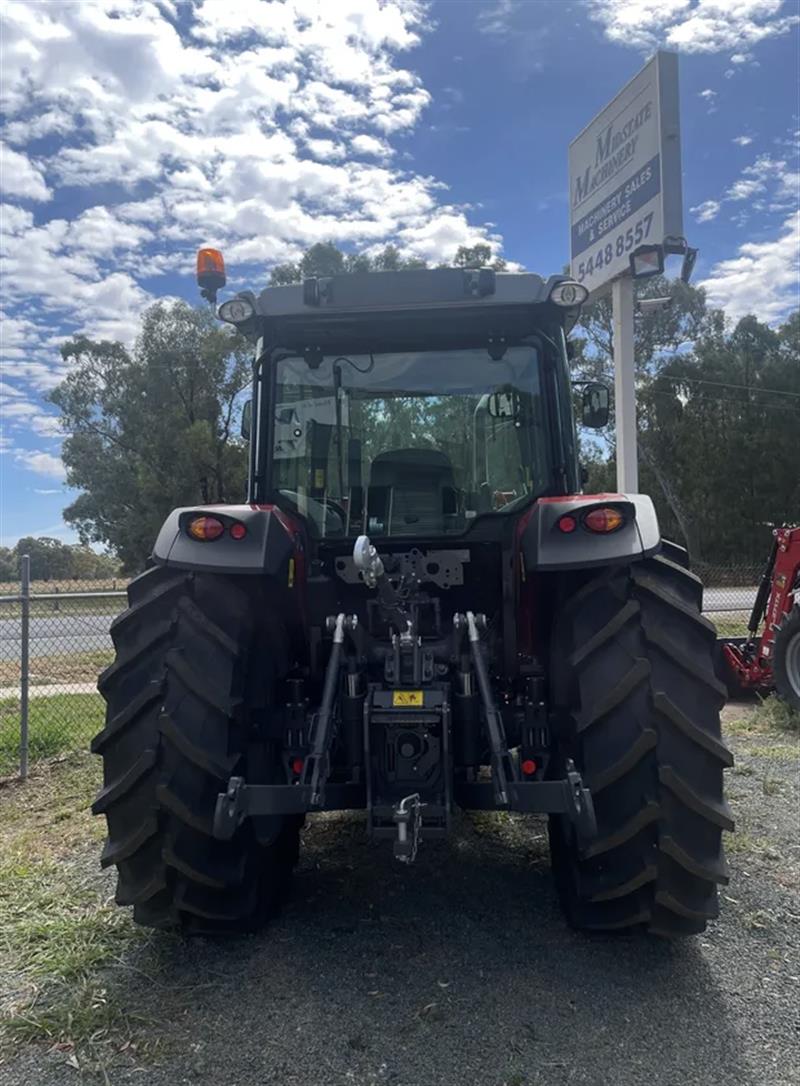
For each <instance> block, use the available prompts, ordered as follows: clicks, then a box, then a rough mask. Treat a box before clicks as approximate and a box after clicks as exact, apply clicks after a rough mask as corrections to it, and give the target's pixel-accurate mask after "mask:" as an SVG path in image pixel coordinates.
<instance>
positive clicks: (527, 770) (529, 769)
mask: <svg viewBox="0 0 800 1086" xmlns="http://www.w3.org/2000/svg"><path fill="white" fill-rule="evenodd" d="M520 768H521V769H522V772H523V773H524V774H525V776H526V777H532V776H533V774H534V773H535V772H536V762H534V760H533V758H526V759H525V761H524V762H523V763H522V766H521V767H520Z"/></svg>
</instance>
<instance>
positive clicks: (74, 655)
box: [0, 616, 114, 687]
mask: <svg viewBox="0 0 800 1086" xmlns="http://www.w3.org/2000/svg"><path fill="white" fill-rule="evenodd" d="M0 617H2V616H0ZM113 659H114V650H113V649H88V650H87V651H86V652H61V653H57V654H54V655H50V656H34V657H33V658H32V659H31V661H30V685H31V686H61V685H63V684H65V683H91V682H96V681H97V676H98V675H99V674H100V672H101V671H102V670H103V669H104V668H106V667H108V665H109V664H110V663H111V661H112V660H113ZM19 675H20V666H19V660H0V687H3V686H18V685H19Z"/></svg>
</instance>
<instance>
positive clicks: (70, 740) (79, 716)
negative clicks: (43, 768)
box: [0, 694, 104, 777]
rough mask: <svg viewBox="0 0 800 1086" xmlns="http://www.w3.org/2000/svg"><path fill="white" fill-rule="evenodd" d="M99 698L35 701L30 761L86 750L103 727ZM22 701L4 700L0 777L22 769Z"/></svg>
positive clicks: (63, 696)
mask: <svg viewBox="0 0 800 1086" xmlns="http://www.w3.org/2000/svg"><path fill="white" fill-rule="evenodd" d="M103 715H104V705H103V699H102V698H101V697H100V695H99V694H55V695H54V696H53V697H46V698H32V699H31V702H30V712H29V719H28V742H29V754H28V757H29V760H30V762H31V763H34V762H37V761H39V760H41V759H42V758H52V757H53V756H54V755H57V754H63V753H65V752H66V751H74V750H86V748H87V747H88V745H89V741H90V739H91V738H92V736H93V735H94V734H95V733H96V732H98V731H100V728H101V727H102V724H103ZM19 725H20V712H19V698H16V697H14V698H2V699H0V777H5V776H9V775H10V774H12V773H15V772H16V771H17V769H18V768H19Z"/></svg>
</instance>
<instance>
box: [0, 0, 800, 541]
mask: <svg viewBox="0 0 800 1086" xmlns="http://www.w3.org/2000/svg"><path fill="white" fill-rule="evenodd" d="M798 10H800V8H799V6H798V0H785V2H782V0H572V2H569V0H487V2H477V0H476V2H472V0H438V2H437V0H433V2H431V3H425V2H423V0H327V2H326V0H285V2H283V0H196V2H193V3H189V2H185V3H184V2H181V3H178V2H175V0H91V2H89V0H84V2H72V3H61V2H59V0H48V2H47V3H27V2H23V0H10V2H9V0H5V3H4V4H3V6H2V14H0V18H2V21H3V25H2V32H1V33H0V84H1V87H2V111H3V133H2V140H3V142H2V144H0V153H1V154H2V160H1V162H2V177H1V180H2V192H3V203H2V208H1V209H0V233H1V234H2V239H1V244H2V258H3V272H2V307H3V313H2V317H3V321H2V369H3V372H2V393H3V396H4V404H3V407H2V418H3V435H2V439H0V440H1V441H2V451H3V453H4V455H3V456H2V457H0V469H1V470H2V484H3V494H2V524H1V525H0V530H1V532H2V536H3V539H2V541H3V542H4V543H9V542H11V543H13V542H14V540H15V539H16V538H17V537H18V536H19V535H21V534H28V533H33V534H50V535H57V536H60V537H62V538H65V539H72V538H73V535H72V533H71V532H70V531H69V529H67V528H66V527H65V526H64V525H63V523H62V521H61V510H62V508H63V507H64V505H65V504H66V503H67V501H68V500H69V499H70V494H69V492H68V491H66V490H65V489H64V487H63V468H62V465H61V460H60V457H59V450H60V439H59V435H58V427H57V424H56V421H55V418H54V415H53V408H51V407H48V406H47V405H46V403H44V402H43V400H42V395H43V393H45V392H46V391H47V390H48V389H49V388H52V387H53V385H54V384H56V383H57V382H58V380H59V379H60V376H61V375H62V370H61V369H60V364H59V363H60V357H59V354H58V346H59V344H60V343H61V342H63V340H64V339H65V338H68V337H69V336H70V335H71V334H74V333H75V332H78V331H80V332H84V333H86V334H88V335H90V336H95V337H104V338H114V339H122V340H125V341H129V340H130V338H131V337H132V336H133V335H134V334H135V331H136V327H137V319H138V315H139V314H140V312H141V310H142V309H143V308H144V307H145V306H147V305H148V304H149V303H150V302H152V301H153V300H155V299H157V298H160V297H164V296H174V295H181V296H183V297H186V298H189V299H192V300H196V298H197V296H196V288H195V286H194V282H193V262H194V254H195V250H196V249H197V247H198V246H200V245H215V246H218V247H220V248H222V249H223V250H224V252H225V255H226V260H227V263H228V267H229V281H230V280H233V284H234V286H235V285H239V284H244V283H247V284H248V285H252V286H256V287H257V286H258V285H259V284H261V283H265V282H266V278H267V275H268V271H269V268H270V266H271V265H272V264H274V263H276V262H278V261H283V260H287V259H292V258H294V257H296V256H297V255H298V254H299V253H300V252H301V251H302V250H303V249H304V248H305V247H307V246H308V245H309V244H311V243H313V242H315V241H320V240H328V239H332V240H334V241H336V242H337V243H338V244H340V245H342V246H343V247H346V248H348V247H354V248H359V249H363V248H369V247H370V246H380V245H382V244H383V243H385V242H387V241H393V242H394V243H395V244H397V245H399V246H400V247H401V248H402V249H404V250H405V251H406V252H408V253H411V254H415V255H419V256H422V257H425V258H428V259H430V260H440V259H446V258H448V257H450V256H452V254H453V252H454V251H455V249H456V247H457V246H458V245H460V244H470V243H474V242H475V241H477V240H479V239H488V240H490V241H491V242H492V244H493V246H494V248H495V250H496V251H499V252H502V253H503V255H505V256H506V257H507V258H508V259H510V260H513V261H517V262H518V263H519V264H521V265H523V266H525V267H526V268H529V269H531V270H534V271H539V272H541V273H543V274H550V273H552V272H555V271H559V270H560V269H561V267H562V265H563V264H564V262H565V260H566V259H567V241H568V230H567V199H566V190H567V144H568V142H569V140H570V139H571V138H572V137H573V136H574V135H576V134H577V133H578V131H579V130H580V129H581V128H582V127H583V126H584V125H585V124H586V123H587V121H589V120H590V119H591V117H592V116H593V115H594V114H595V113H596V112H597V111H598V110H599V109H600V108H601V107H602V106H603V105H604V104H605V103H606V102H607V101H608V100H609V99H610V98H612V97H613V96H614V94H615V93H616V92H617V90H618V89H619V88H620V87H621V86H622V85H623V83H625V82H626V81H627V80H628V79H629V78H631V76H633V75H634V74H635V73H636V71H637V70H638V69H639V67H640V66H641V65H642V63H643V61H644V59H646V57H647V56H648V55H649V54H650V53H652V52H653V50H654V49H656V48H658V47H666V48H670V49H675V50H678V51H679V52H680V53H681V68H680V79H681V108H682V128H683V132H682V140H683V168H684V199H685V226H686V234H687V236H688V238H689V241H690V243H691V244H694V245H698V246H699V247H700V259H699V261H698V265H697V270H696V273H695V281H702V282H703V283H704V284H705V286H706V287H707V289H708V292H709V295H710V298H711V301H712V302H714V303H715V304H719V305H724V306H725V307H726V308H727V309H728V311H729V313H730V314H731V315H732V316H733V317H736V316H740V315H742V314H744V313H745V312H748V311H753V312H755V313H756V314H758V315H759V316H760V317H762V318H763V319H766V320H769V321H772V322H776V321H779V320H780V319H781V317H782V316H783V315H784V314H785V313H786V312H787V311H788V310H789V309H790V308H791V307H792V306H793V305H796V304H797V303H798V268H797V252H798V203H799V201H798V180H799V176H798V127H800V117H798V108H799V107H798V93H797V80H798V41H799V38H798V25H797V23H798Z"/></svg>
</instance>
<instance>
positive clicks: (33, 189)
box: [0, 143, 53, 201]
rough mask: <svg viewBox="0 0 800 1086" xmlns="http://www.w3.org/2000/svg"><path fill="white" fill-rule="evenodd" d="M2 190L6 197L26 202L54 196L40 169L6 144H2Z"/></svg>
mask: <svg viewBox="0 0 800 1086" xmlns="http://www.w3.org/2000/svg"><path fill="white" fill-rule="evenodd" d="M0 189H2V191H3V193H4V194H5V195H6V196H17V197H22V198H23V199H26V200H37V201H38V200H49V199H50V197H51V196H52V195H53V194H52V192H51V191H50V189H49V188H48V187H47V184H46V182H45V179H44V175H43V174H42V171H41V170H40V169H39V167H38V166H36V165H35V164H34V163H33V162H31V160H30V159H29V158H28V156H27V155H25V154H23V153H22V152H20V151H14V150H13V149H12V148H11V147H9V146H8V145H7V144H5V143H0Z"/></svg>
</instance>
